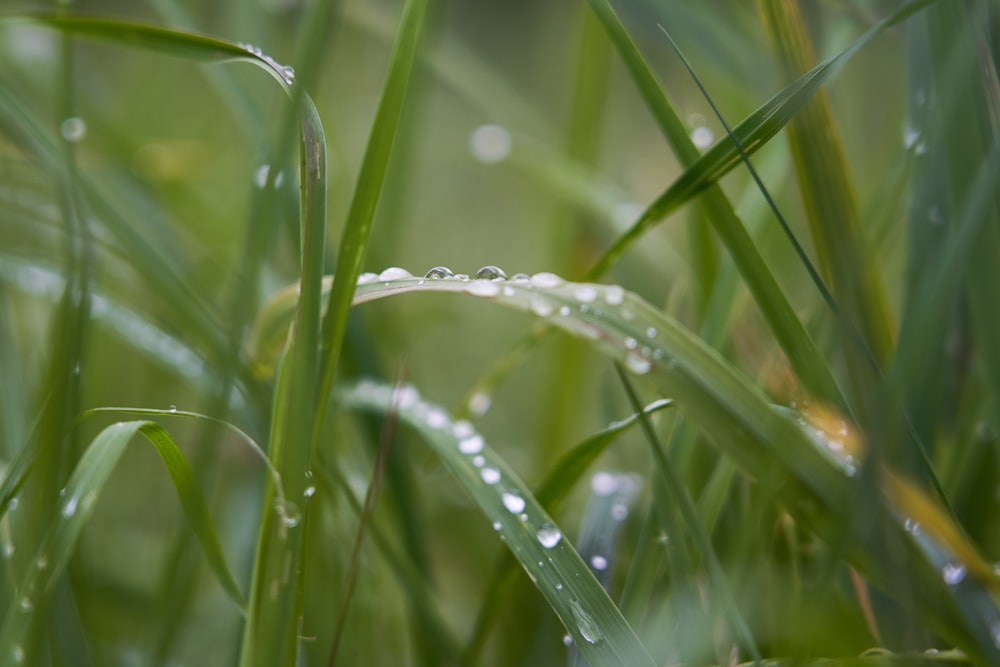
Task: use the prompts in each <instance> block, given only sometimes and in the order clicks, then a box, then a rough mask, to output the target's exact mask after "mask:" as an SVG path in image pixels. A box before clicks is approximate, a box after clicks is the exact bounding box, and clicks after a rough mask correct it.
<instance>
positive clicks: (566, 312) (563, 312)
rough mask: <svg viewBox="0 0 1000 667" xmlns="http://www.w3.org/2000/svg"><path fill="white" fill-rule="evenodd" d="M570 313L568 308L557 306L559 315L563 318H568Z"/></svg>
mask: <svg viewBox="0 0 1000 667" xmlns="http://www.w3.org/2000/svg"><path fill="white" fill-rule="evenodd" d="M569 313H570V310H569V306H559V314H560V315H562V316H563V317H568V316H569Z"/></svg>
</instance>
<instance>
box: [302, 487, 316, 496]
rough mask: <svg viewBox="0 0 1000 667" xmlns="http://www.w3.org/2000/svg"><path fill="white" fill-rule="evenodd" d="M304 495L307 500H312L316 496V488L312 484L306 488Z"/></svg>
mask: <svg viewBox="0 0 1000 667" xmlns="http://www.w3.org/2000/svg"><path fill="white" fill-rule="evenodd" d="M302 495H303V496H304V497H306V498H312V497H313V496H315V495H316V487H315V486H313V485H311V484H310V485H309V486H307V487H306V488H305V491H303V492H302Z"/></svg>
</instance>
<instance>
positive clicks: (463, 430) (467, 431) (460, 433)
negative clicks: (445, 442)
mask: <svg viewBox="0 0 1000 667" xmlns="http://www.w3.org/2000/svg"><path fill="white" fill-rule="evenodd" d="M475 432H476V429H474V428H473V427H472V424H471V423H470V422H469V421H467V420H465V419H460V420H458V421H457V422H455V423H454V424H453V425H452V427H451V434H452V435H453V436H455V437H456V438H459V439H462V438H468V437H469V436H471V435H473V434H474V433H475Z"/></svg>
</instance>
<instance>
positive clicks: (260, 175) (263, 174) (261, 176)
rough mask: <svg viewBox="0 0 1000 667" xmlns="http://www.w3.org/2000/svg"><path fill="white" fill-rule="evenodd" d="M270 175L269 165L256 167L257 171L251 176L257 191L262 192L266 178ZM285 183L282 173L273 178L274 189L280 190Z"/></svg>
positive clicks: (265, 185)
mask: <svg viewBox="0 0 1000 667" xmlns="http://www.w3.org/2000/svg"><path fill="white" fill-rule="evenodd" d="M270 175H271V165H268V164H262V165H261V166H259V167H257V171H255V172H254V175H253V183H254V185H256V186H257V188H258V189H261V190H263V189H264V188H265V187H267V177H268V176H270ZM284 181H285V174H284V172H280V171H279V172H278V173H277V174H276V175H275V177H274V187H276V188H280V187H281V184H282V183H283V182H284Z"/></svg>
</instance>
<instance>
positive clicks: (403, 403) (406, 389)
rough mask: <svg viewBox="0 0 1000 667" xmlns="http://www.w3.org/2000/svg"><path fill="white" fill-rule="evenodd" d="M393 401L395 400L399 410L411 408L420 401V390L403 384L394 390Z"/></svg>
mask: <svg viewBox="0 0 1000 667" xmlns="http://www.w3.org/2000/svg"><path fill="white" fill-rule="evenodd" d="M393 402H395V403H396V404H397V405H398V406H399V407H400V409H401V410H406V409H408V408H412V407H413V406H415V405H416V404H417V403H418V402H420V392H419V391H417V389H416V387H413V386H411V385H404V386H402V387H399V388H398V389H396V390H395V396H393Z"/></svg>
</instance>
